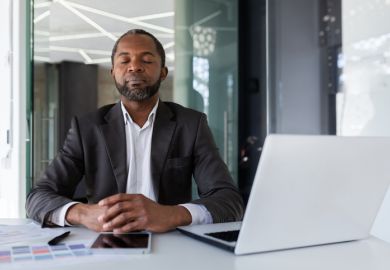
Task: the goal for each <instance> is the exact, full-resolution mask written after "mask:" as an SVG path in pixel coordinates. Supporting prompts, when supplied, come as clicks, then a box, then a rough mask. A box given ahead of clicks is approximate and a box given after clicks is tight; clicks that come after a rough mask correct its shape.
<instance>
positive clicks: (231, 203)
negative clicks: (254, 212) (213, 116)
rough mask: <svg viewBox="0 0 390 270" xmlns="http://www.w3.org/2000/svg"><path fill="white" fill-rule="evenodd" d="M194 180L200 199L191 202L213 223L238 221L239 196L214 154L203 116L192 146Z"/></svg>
mask: <svg viewBox="0 0 390 270" xmlns="http://www.w3.org/2000/svg"><path fill="white" fill-rule="evenodd" d="M194 179H195V182H196V184H197V186H198V193H199V197H200V198H199V199H198V200H194V201H192V203H197V204H203V205H204V206H205V207H206V208H207V210H208V211H209V212H210V213H211V216H212V218H213V222H214V223H219V222H230V221H237V220H241V219H242V217H243V213H244V209H243V201H242V197H241V195H240V193H239V191H238V189H237V187H236V186H235V185H234V183H233V180H232V178H231V176H230V173H229V170H228V168H227V166H226V165H225V163H224V162H223V160H222V159H221V157H220V155H219V153H218V148H217V146H216V144H215V142H214V140H213V136H212V134H211V131H210V128H209V126H208V124H207V120H206V116H205V115H204V114H202V116H201V117H200V120H199V124H198V130H197V135H196V140H195V145H194Z"/></svg>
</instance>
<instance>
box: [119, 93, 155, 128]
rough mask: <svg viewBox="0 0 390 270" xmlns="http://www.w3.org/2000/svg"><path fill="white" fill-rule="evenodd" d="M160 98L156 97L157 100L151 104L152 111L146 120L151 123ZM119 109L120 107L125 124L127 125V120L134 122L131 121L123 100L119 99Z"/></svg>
mask: <svg viewBox="0 0 390 270" xmlns="http://www.w3.org/2000/svg"><path fill="white" fill-rule="evenodd" d="M159 101H160V99H157V102H156V104H155V105H154V106H153V109H152V111H151V112H150V113H149V116H148V120H147V121H146V122H150V123H151V124H152V123H153V120H154V116H155V115H156V112H157V108H158V103H159ZM121 109H122V113H123V119H124V121H125V125H127V123H128V122H130V123H132V124H134V122H133V119H132V118H131V116H130V115H129V113H128V112H127V110H126V108H125V105H123V102H122V101H121Z"/></svg>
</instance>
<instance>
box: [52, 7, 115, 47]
mask: <svg viewBox="0 0 390 270" xmlns="http://www.w3.org/2000/svg"><path fill="white" fill-rule="evenodd" d="M56 2H58V3H60V4H61V5H63V6H64V7H65V8H67V9H68V10H69V11H71V12H73V13H74V14H75V15H77V16H78V17H80V18H81V19H82V20H84V21H85V22H86V23H88V24H89V25H91V26H92V27H94V28H96V29H97V30H98V31H100V32H101V33H103V34H104V35H106V36H107V37H108V38H110V39H112V40H113V41H116V40H117V37H116V36H114V35H113V34H111V33H110V32H108V31H106V30H105V29H104V28H103V27H101V26H100V25H98V24H97V23H96V22H94V21H93V20H91V19H90V18H89V17H87V16H85V15H84V14H82V13H81V12H80V11H78V10H76V9H74V8H73V7H71V6H70V3H68V1H64V0H57V1H56Z"/></svg>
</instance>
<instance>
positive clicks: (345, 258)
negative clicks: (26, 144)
mask: <svg viewBox="0 0 390 270" xmlns="http://www.w3.org/2000/svg"><path fill="white" fill-rule="evenodd" d="M4 221H5V220H4V219H0V224H4ZM66 229H69V228H66ZM53 230H58V232H59V233H60V232H61V231H64V229H63V228H56V229H53ZM71 231H72V233H71V235H70V236H69V238H67V240H66V242H74V241H78V242H83V243H85V244H90V243H92V241H93V240H94V239H95V238H96V235H97V233H95V232H92V231H89V230H87V229H85V228H79V227H78V228H77V227H73V228H71ZM31 244H34V243H31ZM35 264H36V265H35ZM30 266H31V269H53V264H50V265H49V264H44V263H42V264H41V263H40V264H38V263H34V265H30ZM38 266H39V267H38ZM28 268H29V269H30V267H28ZM0 269H7V270H11V269H21V268H20V265H18V263H13V264H0ZM24 269H26V268H24ZM55 269H56V270H57V269H72V270H78V269H82V270H89V269H93V270H100V269H102V270H103V269H104V270H120V269H137V270H138V269H159V270H161V269H170V270H172V269H186V270H187V269H188V270H191V269H196V270H200V269H201V270H205V269H213V270H214V269H224V270H228V269H256V270H258V269H267V270H272V269H283V270H285V269H299V270H303V269H310V270H312V269H326V270H330V269H332V270H337V269H343V270H345V269H353V270H360V269H366V270H374V269H383V270H385V269H386V270H388V269H390V244H388V243H386V242H384V241H382V240H379V239H377V238H374V237H371V238H369V239H366V240H361V241H352V242H347V243H341V244H332V245H324V246H317V247H308V248H300V249H293V250H287V251H277V252H268V253H261V254H253V255H244V256H235V255H233V253H230V252H228V251H225V250H222V249H219V248H217V247H214V246H210V245H208V244H205V243H203V242H199V241H197V240H194V239H192V238H189V237H187V236H185V235H182V234H181V233H179V232H177V231H173V232H169V233H164V234H153V237H152V252H151V253H150V254H147V255H115V256H112V255H110V256H108V257H106V256H105V255H93V256H89V258H86V259H85V260H83V259H81V260H78V261H77V262H74V263H72V262H69V261H61V260H58V265H56V267H55Z"/></svg>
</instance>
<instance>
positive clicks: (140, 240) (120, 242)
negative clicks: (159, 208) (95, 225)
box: [91, 233, 150, 248]
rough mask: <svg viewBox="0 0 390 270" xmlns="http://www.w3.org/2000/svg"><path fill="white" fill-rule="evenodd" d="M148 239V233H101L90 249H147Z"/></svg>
mask: <svg viewBox="0 0 390 270" xmlns="http://www.w3.org/2000/svg"><path fill="white" fill-rule="evenodd" d="M149 237H150V234H148V233H125V234H112V233H102V234H99V236H98V238H97V239H96V240H95V242H94V243H93V244H92V246H91V248H148V244H149Z"/></svg>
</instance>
